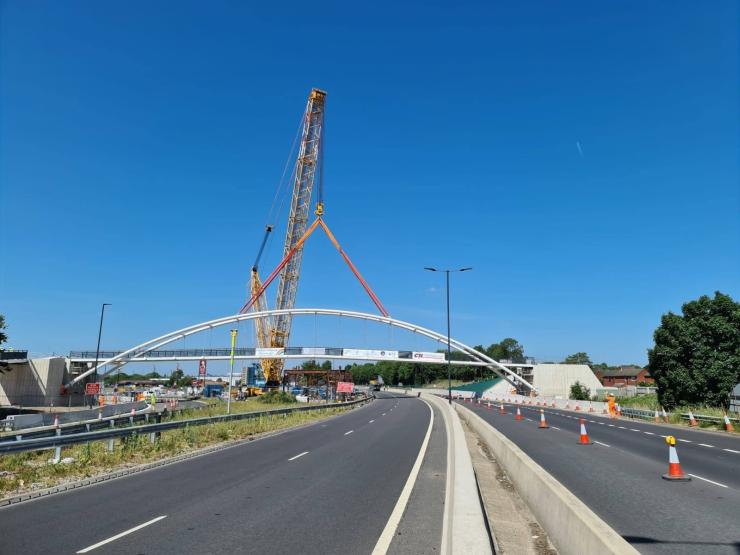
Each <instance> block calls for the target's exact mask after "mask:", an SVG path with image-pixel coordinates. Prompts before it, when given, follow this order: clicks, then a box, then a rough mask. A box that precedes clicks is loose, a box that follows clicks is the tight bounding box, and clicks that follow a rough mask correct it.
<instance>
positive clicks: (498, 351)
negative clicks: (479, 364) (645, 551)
mask: <svg viewBox="0 0 740 555" xmlns="http://www.w3.org/2000/svg"><path fill="white" fill-rule="evenodd" d="M478 348H480V346H479V347H477V349H478ZM482 351H483V352H484V353H486V354H487V355H488V356H489V357H491V358H492V359H494V360H510V361H511V362H517V363H522V362H526V360H527V359H526V357H525V356H524V346H523V345H520V344H519V342H518V341H517V340H516V339H514V338H512V337H507V338H506V339H502V340H501V341H500V342H499V343H492V344H491V345H489V346H488V347H487V348H486V349H482Z"/></svg>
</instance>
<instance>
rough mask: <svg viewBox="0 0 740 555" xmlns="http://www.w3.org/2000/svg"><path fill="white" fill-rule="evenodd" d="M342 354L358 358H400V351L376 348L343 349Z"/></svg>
mask: <svg viewBox="0 0 740 555" xmlns="http://www.w3.org/2000/svg"><path fill="white" fill-rule="evenodd" d="M342 354H343V355H344V356H346V357H350V358H358V359H370V360H372V359H383V358H398V351H379V350H374V349H343V350H342Z"/></svg>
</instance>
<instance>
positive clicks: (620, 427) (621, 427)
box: [617, 426, 627, 430]
mask: <svg viewBox="0 0 740 555" xmlns="http://www.w3.org/2000/svg"><path fill="white" fill-rule="evenodd" d="M617 428H619V429H620V430H626V429H627V428H625V427H624V426H617Z"/></svg>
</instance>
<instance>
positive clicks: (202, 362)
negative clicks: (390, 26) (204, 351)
mask: <svg viewBox="0 0 740 555" xmlns="http://www.w3.org/2000/svg"><path fill="white" fill-rule="evenodd" d="M198 375H199V376H205V375H206V359H204V358H202V359H200V363H199V364H198Z"/></svg>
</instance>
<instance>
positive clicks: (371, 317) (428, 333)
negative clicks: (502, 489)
mask: <svg viewBox="0 0 740 555" xmlns="http://www.w3.org/2000/svg"><path fill="white" fill-rule="evenodd" d="M281 315H290V316H299V315H316V316H339V317H346V318H354V319H357V320H368V321H371V322H377V323H381V324H388V325H390V326H393V327H397V328H400V329H404V330H406V331H410V332H412V333H417V334H419V335H423V336H425V337H428V338H430V339H433V340H435V341H438V342H440V343H442V344H444V345H447V336H446V335H443V334H440V333H437V332H435V331H432V330H430V329H427V328H424V327H421V326H417V325H416V324H412V323H410V322H404V321H403V320H396V319H395V318H390V317H388V316H378V315H376V314H369V313H366V312H355V311H351V310H338V309H332V308H291V309H283V310H265V311H262V312H249V313H247V314H234V315H232V316H224V317H222V318H217V319H215V320H210V321H208V322H202V323H200V324H194V325H192V326H188V327H185V328H182V329H179V330H177V331H173V332H170V333H168V334H165V335H161V336H159V337H155V338H154V339H150V340H149V341H145V342H144V343H141V344H140V345H137V346H136V347H132V348H130V349H128V350H127V351H122V352H121V353H119V354H117V355H116V356H114V357H111V358H109V359H107V360H104V361H102V362H100V363H99V364H98V365H97V366H96V367H94V368H90V369H89V370H87V371H85V372H83V373H82V374H80V375H79V376H77V377H76V378H75V379H73V380H72V381H70V382H69V383H67V384H66V385H65V387H66V388H69V387H70V386H72V385H74V384H75V383H77V382H79V381H81V380H83V379H84V378H86V377H87V376H89V375H90V374H92V373H94V372H95V371H97V370H99V369H101V368H103V367H105V366H106V365H108V364H118V365H119V366H123V365H125V364H126V363H127V361H126V358H128V357H130V355H134V357H135V356H141V355H143V354H145V353H148V352H149V351H153V350H155V349H158V348H159V347H162V346H164V345H167V344H169V343H172V342H173V341H177V340H179V339H183V338H185V337H188V336H190V335H194V334H196V333H200V332H201V331H205V330H208V329H213V328H218V327H221V326H225V325H227V324H233V323H237V322H242V321H247V320H254V319H256V318H265V317H271V316H281ZM450 347H451V348H454V349H456V350H458V351H460V352H462V353H465V354H467V355H468V356H471V357H473V358H475V359H477V360H479V361H481V362H485V363H486V366H487V367H488V368H491V369H492V370H493V371H494V372H496V373H497V374H498V375H499V376H501V377H502V378H504V379H505V380H506V381H508V382H509V383H511V384H512V385H514V386H516V384H517V383H519V384H522V385H524V386H525V387H527V388H529V389H530V390H534V387H533V386H532V385H531V384H530V383H529V382H527V381H526V380H525V379H524V378H522V377H520V376H519V375H517V374H516V373H515V372H512V371H511V370H509V369H508V368H506V366H504V365H503V364H500V363H499V362H497V361H495V360H493V359H492V358H491V357H489V356H488V355H486V354H485V353H481V352H480V351H476V350H475V349H473V348H472V347H470V346H468V345H466V344H465V343H462V342H460V341H457V340H456V339H452V338H450ZM134 357H131V358H134Z"/></svg>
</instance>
